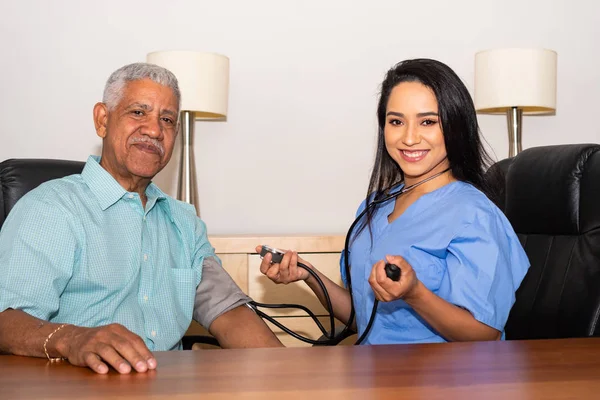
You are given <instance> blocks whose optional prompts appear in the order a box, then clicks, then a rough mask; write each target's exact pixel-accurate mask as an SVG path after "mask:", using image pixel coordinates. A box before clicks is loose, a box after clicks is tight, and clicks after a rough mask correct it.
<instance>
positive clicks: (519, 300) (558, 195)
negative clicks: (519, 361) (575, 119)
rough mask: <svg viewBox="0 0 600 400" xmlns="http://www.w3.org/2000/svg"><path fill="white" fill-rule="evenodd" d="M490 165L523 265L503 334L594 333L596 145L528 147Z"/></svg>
mask: <svg viewBox="0 0 600 400" xmlns="http://www.w3.org/2000/svg"><path fill="white" fill-rule="evenodd" d="M494 169H496V170H498V169H499V170H502V171H503V172H504V187H503V188H500V198H499V199H498V201H497V203H498V205H499V206H500V207H501V208H503V210H504V212H505V214H506V216H507V218H508V219H509V220H510V222H511V224H512V226H513V228H514V229H515V231H516V232H517V234H518V236H519V239H520V240H521V243H522V245H523V247H524V248H525V251H526V252H527V255H528V257H529V261H530V263H531V268H530V270H529V271H528V273H527V275H526V276H525V279H524V280H523V283H522V284H521V287H520V288H519V289H518V291H517V294H516V302H515V304H514V306H513V308H512V310H511V312H510V315H509V318H508V322H507V324H506V337H507V339H537V338H564V337H586V336H600V326H599V320H600V145H597V144H577V145H559V146H546V147H536V148H531V149H528V150H525V151H523V152H522V153H520V154H518V155H517V156H516V157H513V158H511V159H507V160H502V161H501V162H499V163H497V164H496V165H495V166H494V167H492V169H491V170H492V171H493V170H494Z"/></svg>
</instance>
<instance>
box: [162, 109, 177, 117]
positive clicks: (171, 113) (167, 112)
mask: <svg viewBox="0 0 600 400" xmlns="http://www.w3.org/2000/svg"><path fill="white" fill-rule="evenodd" d="M162 112H163V114H167V115H170V116H172V117H174V118H177V113H176V112H175V111H173V110H162Z"/></svg>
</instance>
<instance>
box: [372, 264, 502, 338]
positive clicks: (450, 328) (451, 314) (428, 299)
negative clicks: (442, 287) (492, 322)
mask: <svg viewBox="0 0 600 400" xmlns="http://www.w3.org/2000/svg"><path fill="white" fill-rule="evenodd" d="M386 259H387V262H388V263H391V264H396V265H397V266H398V267H399V268H400V270H401V271H402V272H401V277H400V280H399V281H398V282H395V281H392V280H391V279H389V278H388V277H387V275H386V273H385V268H384V267H385V262H383V261H380V262H378V263H376V264H375V265H374V266H373V269H372V271H371V276H370V277H369V283H370V284H371V287H372V288H373V291H374V292H375V297H376V298H377V299H378V300H379V301H393V300H396V299H403V300H404V301H405V302H406V303H407V304H409V305H410V306H411V307H412V308H413V309H414V310H415V311H416V312H417V313H418V314H419V315H420V316H421V317H422V318H423V319H424V320H425V321H427V323H428V324H429V325H431V327H432V328H433V329H435V330H436V331H437V332H438V333H439V334H440V335H441V336H443V337H444V338H445V339H447V340H449V341H477V340H498V339H500V337H501V332H500V331H498V330H497V329H494V328H492V327H490V326H488V325H486V324H484V323H482V322H479V321H478V320H476V319H475V317H473V315H472V314H471V313H470V312H469V311H467V310H465V309H463V308H460V307H457V306H455V305H454V304H451V303H449V302H447V301H446V300H444V299H442V298H441V297H439V296H437V295H436V294H435V293H433V292H432V291H431V290H429V289H428V288H427V287H425V285H423V283H422V282H421V281H419V279H418V278H417V276H416V273H415V271H414V270H413V268H412V267H411V266H410V264H408V262H406V260H404V259H403V258H402V257H400V256H386Z"/></svg>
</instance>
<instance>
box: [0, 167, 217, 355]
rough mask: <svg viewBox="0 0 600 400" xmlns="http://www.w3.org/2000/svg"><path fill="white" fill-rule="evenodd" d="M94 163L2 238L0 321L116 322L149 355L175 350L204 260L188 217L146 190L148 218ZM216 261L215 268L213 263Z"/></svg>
mask: <svg viewBox="0 0 600 400" xmlns="http://www.w3.org/2000/svg"><path fill="white" fill-rule="evenodd" d="M98 162H99V158H98V157H90V158H89V159H88V161H87V163H86V165H85V168H84V170H83V172H82V173H81V175H71V176H68V177H65V178H62V179H57V180H53V181H49V182H46V183H44V184H42V185H41V186H39V187H38V188H37V189H35V190H32V191H31V192H29V193H28V194H26V195H25V196H24V197H23V198H22V199H21V200H20V201H19V202H18V203H17V204H16V205H15V207H14V208H13V210H12V211H11V213H10V214H9V216H8V218H7V220H6V222H5V224H4V225H3V227H2V231H1V232H0V277H1V278H0V312H1V311H4V310H6V309H7V308H12V309H19V310H23V311H25V312H26V313H28V314H30V315H33V316H34V317H37V318H40V319H43V320H47V321H51V322H57V323H70V324H75V325H79V326H85V327H95V326H101V325H106V324H110V323H119V324H122V325H124V326H125V327H127V328H128V329H129V330H130V331H132V332H134V333H136V334H138V335H139V336H141V337H142V339H144V341H145V342H146V345H147V346H148V348H149V349H150V350H171V349H177V348H180V340H181V337H182V336H183V334H184V333H185V331H186V330H187V328H188V327H189V324H190V322H191V319H192V312H193V310H194V299H195V296H196V287H197V286H198V284H199V283H200V280H201V277H202V265H203V261H204V259H205V258H209V257H210V258H215V259H216V257H215V256H214V250H213V248H212V247H211V245H210V243H209V242H208V239H207V236H206V227H205V225H204V223H203V222H202V221H201V220H200V219H199V218H198V217H197V216H196V213H195V211H194V208H193V207H192V206H190V205H188V204H185V203H182V202H179V201H177V200H174V199H172V198H171V197H169V196H166V195H165V194H164V193H163V192H162V191H161V190H160V189H159V188H158V187H157V186H156V185H154V184H150V185H149V186H148V188H147V189H146V195H147V198H148V200H147V203H146V209H145V210H144V208H143V207H142V202H141V200H140V198H139V196H138V194H137V193H130V192H127V191H126V190H125V189H123V187H122V186H121V185H119V183H118V182H117V181H116V180H115V179H114V178H113V177H112V176H111V175H110V174H109V173H108V172H107V171H106V170H104V169H103V168H102V167H101V166H100V164H99V163H98ZM217 260H218V259H217Z"/></svg>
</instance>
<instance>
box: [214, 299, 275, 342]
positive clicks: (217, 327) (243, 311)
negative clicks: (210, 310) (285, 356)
mask: <svg viewBox="0 0 600 400" xmlns="http://www.w3.org/2000/svg"><path fill="white" fill-rule="evenodd" d="M209 332H210V333H211V334H212V335H213V336H214V337H216V338H217V340H218V341H219V344H220V345H221V347H223V348H226V349H233V348H248V347H282V346H283V345H282V344H281V342H280V341H279V339H277V337H276V336H275V334H274V333H273V332H272V331H271V329H269V327H268V326H267V324H265V323H264V321H263V320H262V318H260V317H259V316H258V315H256V314H255V313H254V311H252V310H251V309H250V308H248V307H247V306H246V305H242V306H238V307H236V308H234V309H233V310H229V311H227V312H226V313H224V314H221V315H220V316H219V317H217V319H215V320H214V321H213V323H212V324H211V325H210V327H209Z"/></svg>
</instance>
